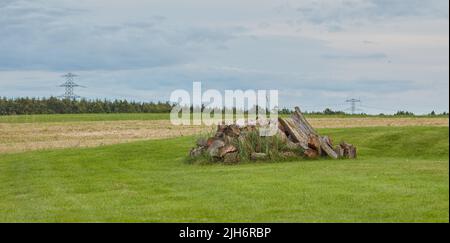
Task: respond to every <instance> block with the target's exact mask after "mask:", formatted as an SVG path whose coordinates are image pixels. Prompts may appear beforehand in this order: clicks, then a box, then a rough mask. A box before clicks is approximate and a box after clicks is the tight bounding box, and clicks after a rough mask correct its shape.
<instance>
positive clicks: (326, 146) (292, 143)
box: [190, 107, 356, 163]
mask: <svg viewBox="0 0 450 243" xmlns="http://www.w3.org/2000/svg"><path fill="white" fill-rule="evenodd" d="M257 129H258V127H257V126H256V125H246V126H238V125H235V124H233V125H219V126H218V129H217V131H216V133H215V135H214V136H213V137H210V138H208V139H199V140H197V147H195V148H193V149H192V150H191V151H190V156H191V157H194V158H195V157H198V156H201V155H202V154H205V153H207V154H208V155H209V157H211V158H214V159H215V161H223V162H225V163H236V162H239V151H238V148H236V146H235V145H233V142H232V141H233V140H235V139H245V138H244V137H245V136H246V134H248V132H250V131H255V130H257ZM277 136H278V137H279V138H280V140H281V141H283V143H285V144H286V146H287V147H289V148H294V149H298V150H299V151H301V152H302V153H301V154H303V156H305V157H308V158H319V157H326V156H328V157H330V158H333V159H338V158H348V159H354V158H356V148H355V147H354V146H353V145H351V144H348V143H346V142H341V143H340V144H339V145H337V146H335V147H333V142H332V140H331V138H329V137H328V136H321V135H319V134H318V133H317V132H316V131H315V130H314V129H313V128H312V126H311V125H310V124H309V122H308V121H307V120H306V119H305V117H304V116H303V114H302V113H301V111H300V108H298V107H296V108H295V111H294V113H293V114H292V116H291V118H278V130H277ZM267 158H268V155H266V154H264V153H256V152H255V153H252V154H251V155H250V159H251V160H265V159H267Z"/></svg>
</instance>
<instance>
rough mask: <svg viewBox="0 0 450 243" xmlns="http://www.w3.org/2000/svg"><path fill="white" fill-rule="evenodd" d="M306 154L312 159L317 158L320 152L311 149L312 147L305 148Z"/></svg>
mask: <svg viewBox="0 0 450 243" xmlns="http://www.w3.org/2000/svg"><path fill="white" fill-rule="evenodd" d="M304 154H305V156H306V157H308V158H310V159H315V158H318V157H319V152H317V150H315V149H311V148H309V149H307V150H305V152H304Z"/></svg>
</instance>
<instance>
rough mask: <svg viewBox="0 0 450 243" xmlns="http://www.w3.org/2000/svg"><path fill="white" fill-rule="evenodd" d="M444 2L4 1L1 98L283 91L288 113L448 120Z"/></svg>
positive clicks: (157, 97)
mask: <svg viewBox="0 0 450 243" xmlns="http://www.w3.org/2000/svg"><path fill="white" fill-rule="evenodd" d="M448 11H449V1H447V0H428V1H423V0H297V1H294V0H290V1H279V0H277V1H276V0H216V1H211V0H189V1H188V0H146V1H145V0H126V1H125V0H123V1H117V0H116V1H114V0H108V1H107V0H45V1H43V0H0V96H6V97H21V96H28V97H49V96H57V95H61V94H62V93H63V92H64V90H63V89H62V88H60V87H58V85H59V84H61V83H63V81H64V79H63V78H62V77H61V76H62V75H63V74H65V73H67V72H73V73H76V74H78V75H79V77H77V79H76V82H77V83H79V84H81V85H84V86H87V88H79V89H77V90H76V93H77V94H78V95H80V96H82V97H86V98H90V99H94V98H101V99H104V98H106V99H129V100H135V101H167V100H168V99H169V97H170V94H171V92H172V91H174V90H176V89H186V90H191V89H192V82H194V81H201V82H202V84H203V86H202V88H203V89H204V90H206V89H217V90H219V91H224V90H226V89H232V90H236V89H243V90H246V89H277V90H279V102H280V106H282V107H288V108H292V107H294V106H300V107H301V108H302V109H303V110H308V111H313V110H315V111H318V110H323V109H325V108H327V107H329V108H332V109H334V110H344V111H349V107H350V104H349V103H346V102H345V101H346V100H347V99H350V98H357V99H360V100H361V101H362V102H361V103H360V104H358V106H357V107H358V112H364V113H370V114H378V113H386V114H387V113H394V112H396V111H398V110H408V111H412V112H415V113H417V114H425V113H429V112H431V111H432V110H435V111H436V112H443V111H446V112H447V111H448V110H449V12H448Z"/></svg>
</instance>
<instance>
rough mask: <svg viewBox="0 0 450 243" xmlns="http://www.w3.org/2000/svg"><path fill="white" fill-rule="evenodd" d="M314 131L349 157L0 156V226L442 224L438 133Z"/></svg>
mask: <svg viewBox="0 0 450 243" xmlns="http://www.w3.org/2000/svg"><path fill="white" fill-rule="evenodd" d="M320 132H321V133H323V134H328V135H331V136H332V137H334V138H335V140H336V142H338V141H339V140H341V139H345V140H346V141H349V142H352V143H354V144H355V145H357V146H358V149H359V158H358V159H357V160H337V161H333V160H304V161H295V162H283V163H247V164H243V165H237V166H224V165H190V164H187V163H185V162H184V160H185V156H186V154H187V152H188V150H189V148H190V147H192V145H193V142H194V139H193V138H192V137H182V138H176V139H168V140H160V141H145V142H137V143H129V144H121V145H112V146H104V147H98V148H88V149H66V150H55V151H41V152H27V153H21V154H14V155H0V175H1V176H0V221H1V222H30V221H31V222H74V221H75V222H80V221H81V222H99V221H100V222H131V221H132V222H135V221H137V222H449V152H448V146H449V136H448V133H449V130H448V127H401V128H398V127H396V128H392V127H379V128H378V127H376V128H373V127H372V128H349V129H321V130H320Z"/></svg>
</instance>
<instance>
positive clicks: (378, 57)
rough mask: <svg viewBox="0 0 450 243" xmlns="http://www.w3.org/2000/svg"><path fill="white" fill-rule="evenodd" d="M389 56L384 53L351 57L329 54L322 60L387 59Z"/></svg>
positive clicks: (351, 55) (352, 55)
mask: <svg viewBox="0 0 450 243" xmlns="http://www.w3.org/2000/svg"><path fill="white" fill-rule="evenodd" d="M387 57H388V56H387V55H386V54H384V53H371V54H350V55H342V54H327V55H323V56H322V58H325V59H350V60H357V59H385V58H387Z"/></svg>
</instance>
